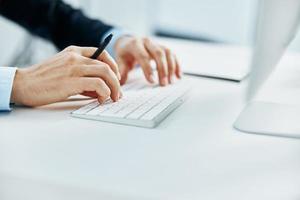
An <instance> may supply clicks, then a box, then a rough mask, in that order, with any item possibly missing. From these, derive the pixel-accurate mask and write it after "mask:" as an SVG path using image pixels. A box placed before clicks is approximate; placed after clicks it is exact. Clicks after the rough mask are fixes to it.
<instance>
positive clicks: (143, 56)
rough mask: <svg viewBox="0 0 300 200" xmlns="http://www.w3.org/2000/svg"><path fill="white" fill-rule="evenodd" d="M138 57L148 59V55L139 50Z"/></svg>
mask: <svg viewBox="0 0 300 200" xmlns="http://www.w3.org/2000/svg"><path fill="white" fill-rule="evenodd" d="M138 57H139V58H140V59H142V60H149V59H150V57H149V55H148V54H146V53H143V52H139V53H138Z"/></svg>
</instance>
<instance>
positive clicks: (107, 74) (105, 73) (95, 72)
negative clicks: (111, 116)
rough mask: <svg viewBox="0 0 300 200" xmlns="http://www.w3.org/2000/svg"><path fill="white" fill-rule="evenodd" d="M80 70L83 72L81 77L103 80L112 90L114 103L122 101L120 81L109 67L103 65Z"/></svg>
mask: <svg viewBox="0 0 300 200" xmlns="http://www.w3.org/2000/svg"><path fill="white" fill-rule="evenodd" d="M79 68H80V71H81V76H85V77H98V78H101V79H103V80H104V81H105V82H106V83H107V85H108V86H109V88H110V91H111V98H112V100H113V101H118V100H119V99H120V96H121V86H120V81H119V80H118V78H117V77H116V75H115V74H114V72H113V71H112V70H111V69H110V67H109V66H108V65H106V64H104V63H102V65H85V66H79Z"/></svg>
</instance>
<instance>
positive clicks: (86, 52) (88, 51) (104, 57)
mask: <svg viewBox="0 0 300 200" xmlns="http://www.w3.org/2000/svg"><path fill="white" fill-rule="evenodd" d="M96 50H97V48H95V47H78V46H69V47H67V48H66V49H65V50H64V51H63V52H75V53H78V54H80V55H82V56H84V57H86V58H90V57H91V56H92V55H93V54H94V53H95V51H96ZM90 60H92V59H90ZM98 60H99V61H103V62H105V63H106V64H108V65H109V66H110V68H111V69H112V70H113V72H114V73H115V74H116V75H117V77H118V78H119V79H120V78H121V76H120V73H119V68H118V65H117V63H116V62H115V60H114V59H113V58H112V57H111V56H110V55H109V53H107V51H105V50H104V51H103V52H102V53H101V54H100V55H99V57H98Z"/></svg>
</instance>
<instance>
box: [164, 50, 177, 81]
mask: <svg viewBox="0 0 300 200" xmlns="http://www.w3.org/2000/svg"><path fill="white" fill-rule="evenodd" d="M165 52H166V57H167V62H168V80H169V83H170V84H171V83H173V82H174V79H173V77H174V75H175V69H176V61H175V57H174V56H173V54H172V52H171V51H170V50H169V49H167V48H165Z"/></svg>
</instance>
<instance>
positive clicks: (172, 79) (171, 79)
mask: <svg viewBox="0 0 300 200" xmlns="http://www.w3.org/2000/svg"><path fill="white" fill-rule="evenodd" d="M173 83H174V77H173V76H171V77H170V84H173Z"/></svg>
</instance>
